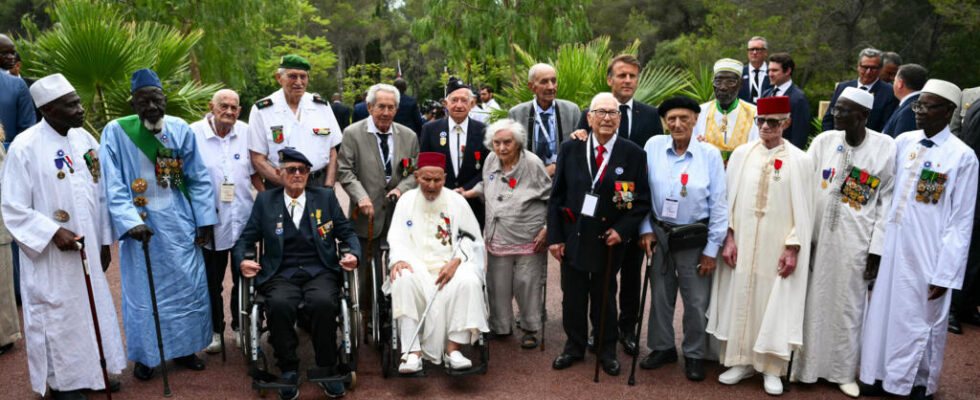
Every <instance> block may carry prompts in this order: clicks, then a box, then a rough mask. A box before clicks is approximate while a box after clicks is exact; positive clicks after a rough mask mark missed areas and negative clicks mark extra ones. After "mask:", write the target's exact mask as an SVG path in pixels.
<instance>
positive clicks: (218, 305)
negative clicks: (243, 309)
mask: <svg viewBox="0 0 980 400" xmlns="http://www.w3.org/2000/svg"><path fill="white" fill-rule="evenodd" d="M202 250H203V251H204V269H205V271H206V275H207V278H208V296H209V297H210V299H211V329H212V330H213V331H214V332H215V333H224V332H225V304H224V301H223V298H222V297H221V291H222V290H223V289H224V287H223V286H222V285H221V284H222V283H224V281H225V271H226V270H227V269H228V254H229V253H230V251H231V250H221V251H212V250H208V249H202ZM231 280H232V282H233V285H234V286H232V289H231V329H232V330H238V316H239V315H238V314H239V312H238V310H239V304H238V284H239V281H240V280H241V274H240V273H239V272H238V268H235V267H234V266H232V268H231Z"/></svg>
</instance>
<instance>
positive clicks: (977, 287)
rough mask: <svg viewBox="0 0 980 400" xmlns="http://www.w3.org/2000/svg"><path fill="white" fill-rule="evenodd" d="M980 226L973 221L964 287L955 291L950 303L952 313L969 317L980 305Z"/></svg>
mask: <svg viewBox="0 0 980 400" xmlns="http://www.w3.org/2000/svg"><path fill="white" fill-rule="evenodd" d="M977 238H980V224H977V221H976V220H974V221H973V239H972V243H970V251H969V253H967V257H966V272H965V273H964V274H963V287H962V288H961V289H960V290H954V291H953V299H952V301H951V302H950V305H949V309H950V311H951V312H953V313H956V314H958V315H957V316H959V315H964V316H966V315H969V314H970V313H972V312H971V310H970V309H971V308H974V309H975V308H976V307H977V306H978V305H980V240H977Z"/></svg>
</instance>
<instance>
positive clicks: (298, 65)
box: [279, 54, 310, 71]
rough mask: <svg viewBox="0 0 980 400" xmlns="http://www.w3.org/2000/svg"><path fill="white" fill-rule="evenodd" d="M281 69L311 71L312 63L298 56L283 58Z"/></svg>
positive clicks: (280, 60) (280, 64) (280, 62)
mask: <svg viewBox="0 0 980 400" xmlns="http://www.w3.org/2000/svg"><path fill="white" fill-rule="evenodd" d="M279 68H287V69H301V70H303V71H309V70H310V62H309V61H306V59H305V58H303V57H300V56H298V55H296V54H290V55H288V56H283V57H282V58H280V59H279Z"/></svg>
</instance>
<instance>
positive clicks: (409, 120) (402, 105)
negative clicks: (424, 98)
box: [395, 93, 424, 135]
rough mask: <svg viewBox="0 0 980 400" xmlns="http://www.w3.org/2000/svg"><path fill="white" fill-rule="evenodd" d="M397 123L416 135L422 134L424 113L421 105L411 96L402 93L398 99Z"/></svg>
mask: <svg viewBox="0 0 980 400" xmlns="http://www.w3.org/2000/svg"><path fill="white" fill-rule="evenodd" d="M395 122H397V123H399V124H402V125H405V126H407V127H408V128H409V129H411V130H412V132H415V134H416V135H421V134H422V124H423V123H424V121H423V120H422V113H421V112H419V104H418V102H416V101H415V99H414V98H412V97H411V96H409V95H407V94H405V93H402V94H401V97H400V98H399V99H398V111H397V112H395Z"/></svg>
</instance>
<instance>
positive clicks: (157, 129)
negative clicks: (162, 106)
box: [143, 118, 164, 133]
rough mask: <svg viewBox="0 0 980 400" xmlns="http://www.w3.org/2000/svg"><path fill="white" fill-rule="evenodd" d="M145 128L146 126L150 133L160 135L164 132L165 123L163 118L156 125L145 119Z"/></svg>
mask: <svg viewBox="0 0 980 400" xmlns="http://www.w3.org/2000/svg"><path fill="white" fill-rule="evenodd" d="M143 126H145V127H146V129H147V130H148V131H150V132H153V133H160V132H162V131H163V126H164V121H163V118H160V119H158V120H157V122H155V123H154V122H150V121H147V120H145V119H144V120H143Z"/></svg>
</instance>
